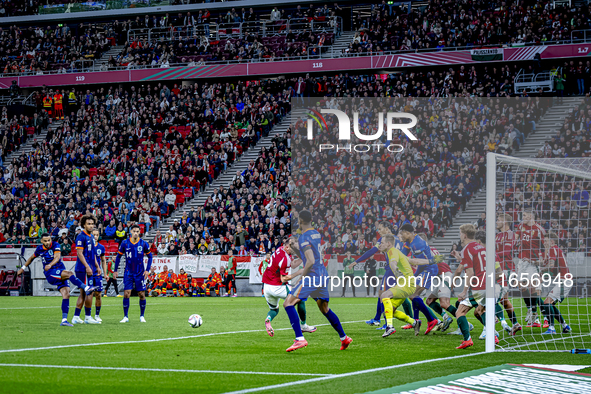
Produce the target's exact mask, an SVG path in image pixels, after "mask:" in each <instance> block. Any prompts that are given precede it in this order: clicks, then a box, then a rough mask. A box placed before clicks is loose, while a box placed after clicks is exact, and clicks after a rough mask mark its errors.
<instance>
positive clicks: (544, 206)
mask: <svg viewBox="0 0 591 394" xmlns="http://www.w3.org/2000/svg"><path fill="white" fill-rule="evenodd" d="M503 171H504V179H505V182H504V188H503V190H502V191H500V192H499V195H498V197H497V212H503V213H505V214H508V215H509V216H510V217H511V218H512V221H513V225H512V228H513V229H515V228H516V226H517V225H518V224H519V223H521V221H522V213H523V210H524V209H529V208H531V209H533V210H534V212H535V214H536V222H537V223H539V224H540V225H541V226H542V227H543V228H544V229H545V230H546V231H547V232H554V233H555V234H557V235H558V239H559V243H560V247H561V248H562V249H563V250H564V251H565V252H583V253H587V254H588V255H589V253H590V251H591V234H590V233H589V229H590V228H591V215H590V205H589V190H591V182H589V181H586V180H585V181H584V180H581V179H578V178H574V177H572V176H568V175H563V174H554V173H549V172H544V171H524V170H523V169H520V170H516V169H514V168H503Z"/></svg>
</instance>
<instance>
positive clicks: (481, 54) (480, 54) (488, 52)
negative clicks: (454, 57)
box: [470, 48, 503, 62]
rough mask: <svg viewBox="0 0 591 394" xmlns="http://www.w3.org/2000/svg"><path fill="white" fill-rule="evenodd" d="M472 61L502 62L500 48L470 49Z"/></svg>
mask: <svg viewBox="0 0 591 394" xmlns="http://www.w3.org/2000/svg"><path fill="white" fill-rule="evenodd" d="M470 54H471V55H472V60H474V61H477V62H490V61H493V60H503V49H502V48H491V49H472V50H471V51H470Z"/></svg>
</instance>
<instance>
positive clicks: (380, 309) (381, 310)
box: [373, 298, 384, 320]
mask: <svg viewBox="0 0 591 394" xmlns="http://www.w3.org/2000/svg"><path fill="white" fill-rule="evenodd" d="M382 313H384V304H382V300H380V299H379V298H378V305H377V306H376V315H375V316H374V318H373V319H374V320H380V319H381V318H382Z"/></svg>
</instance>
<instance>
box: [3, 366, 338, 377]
mask: <svg viewBox="0 0 591 394" xmlns="http://www.w3.org/2000/svg"><path fill="white" fill-rule="evenodd" d="M0 367H19V368H59V369H91V370H107V371H138V372H182V373H212V374H216V373H218V374H243V375H289V376H330V375H329V374H321V373H291V372H257V371H213V370H199V369H161V368H119V367H92V366H86V365H43V364H0Z"/></svg>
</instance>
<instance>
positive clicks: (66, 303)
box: [62, 299, 70, 320]
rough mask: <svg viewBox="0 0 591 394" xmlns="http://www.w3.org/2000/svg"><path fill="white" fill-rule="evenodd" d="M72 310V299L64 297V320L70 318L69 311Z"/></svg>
mask: <svg viewBox="0 0 591 394" xmlns="http://www.w3.org/2000/svg"><path fill="white" fill-rule="evenodd" d="M69 311H70V300H64V299H62V320H68V312H69Z"/></svg>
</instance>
